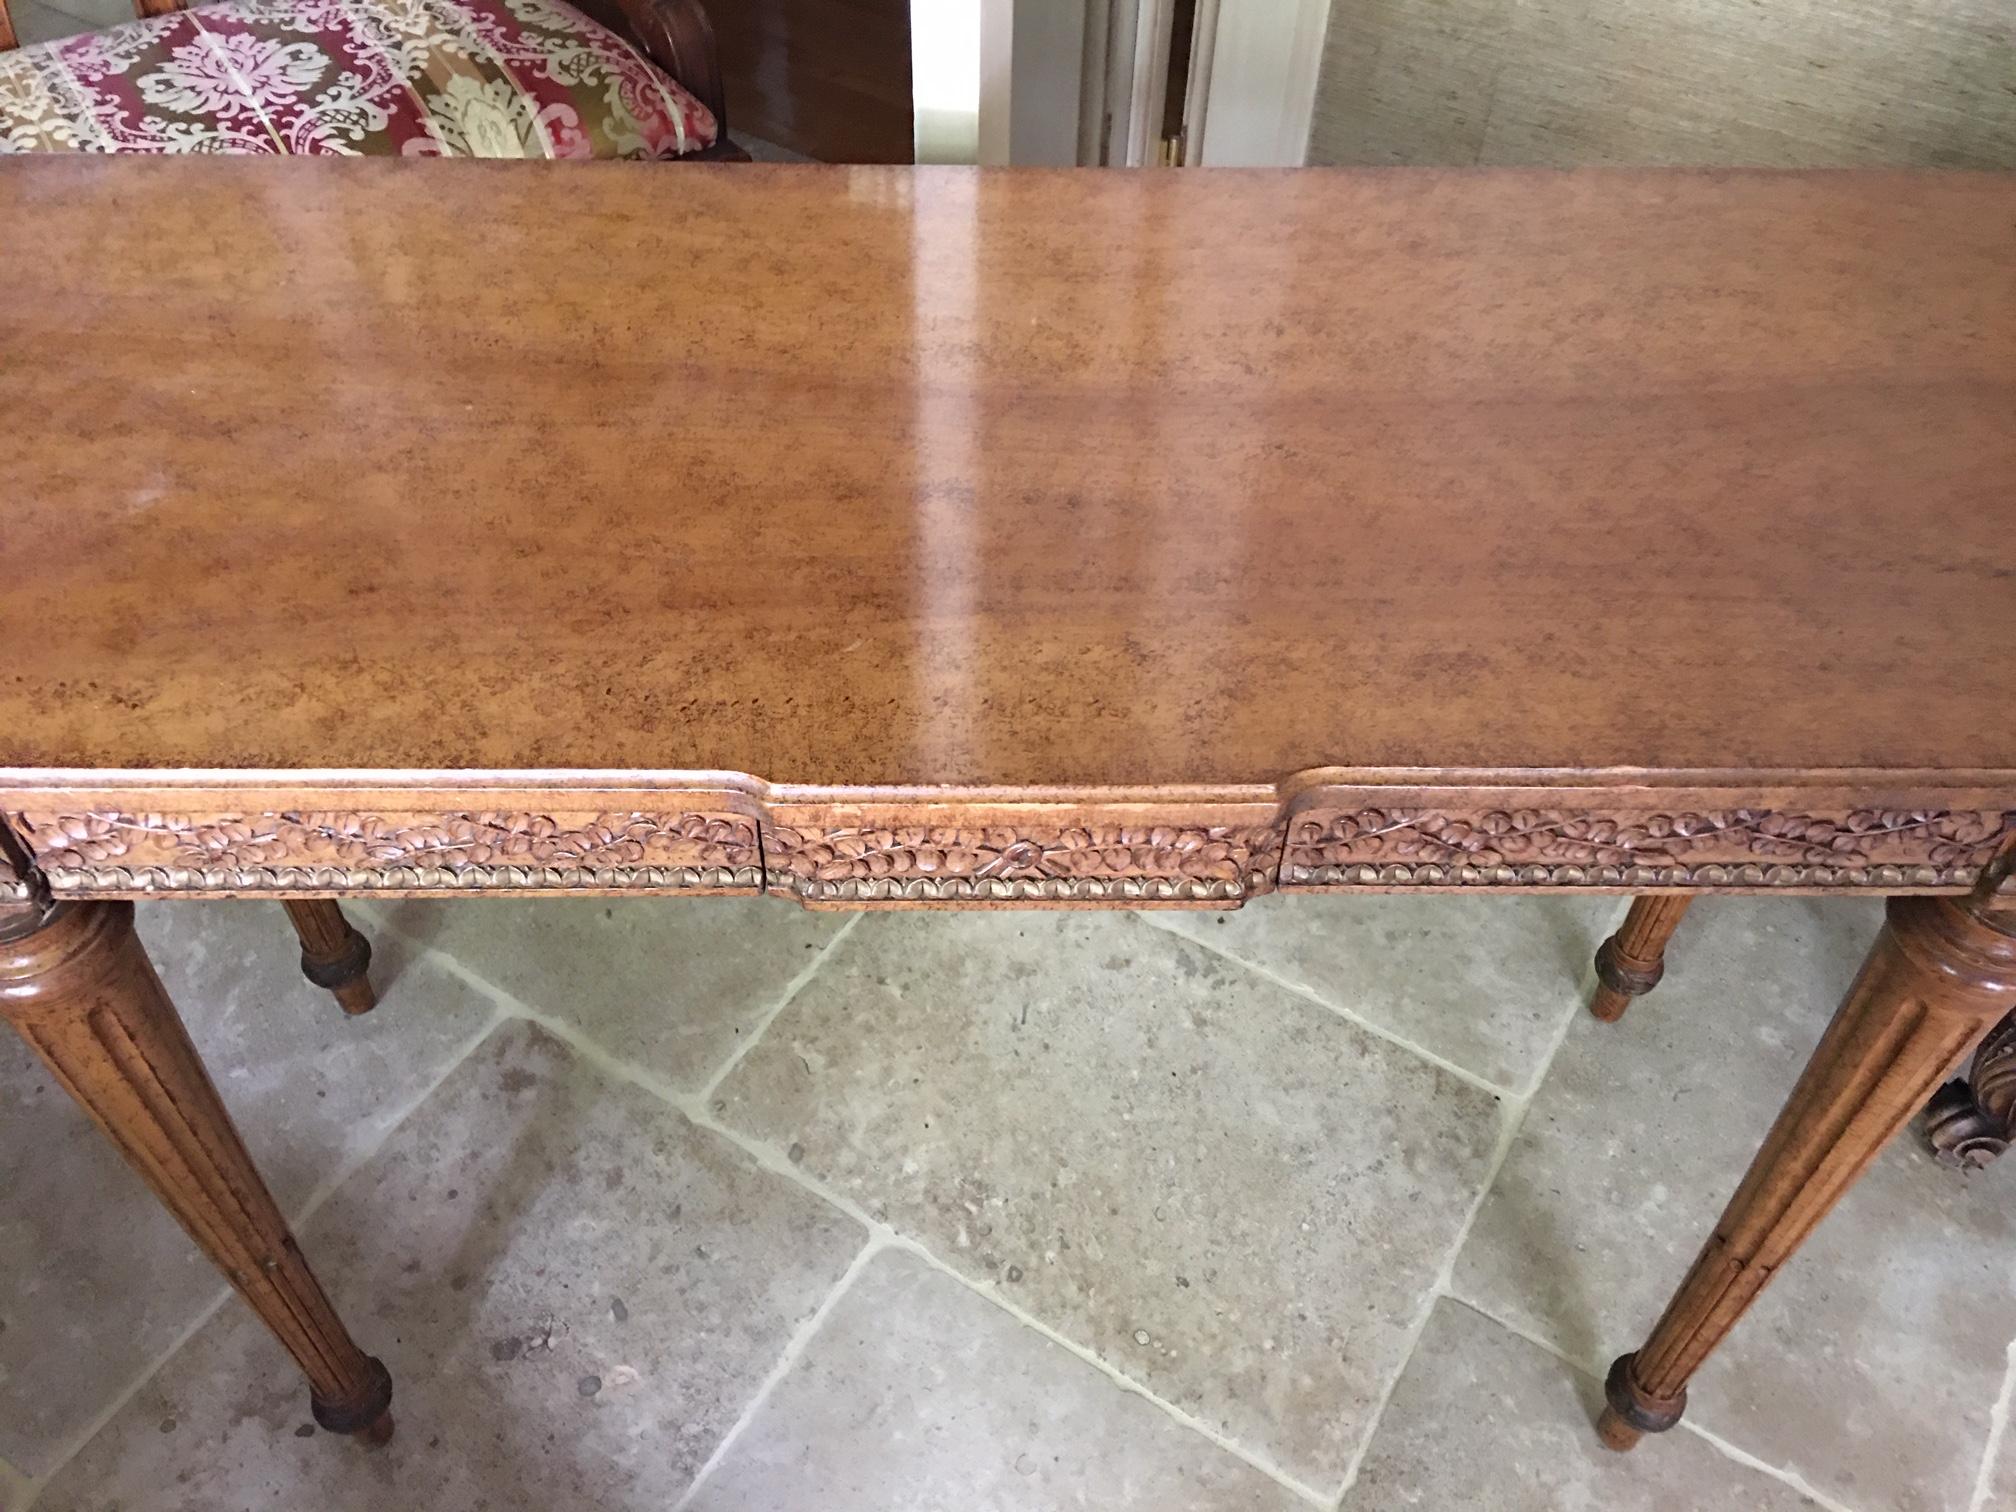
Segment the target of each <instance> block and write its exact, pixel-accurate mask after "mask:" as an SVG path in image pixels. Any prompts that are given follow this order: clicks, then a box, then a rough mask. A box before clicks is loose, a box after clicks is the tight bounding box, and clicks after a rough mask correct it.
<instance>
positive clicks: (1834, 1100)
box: [1599, 898, 2016, 1449]
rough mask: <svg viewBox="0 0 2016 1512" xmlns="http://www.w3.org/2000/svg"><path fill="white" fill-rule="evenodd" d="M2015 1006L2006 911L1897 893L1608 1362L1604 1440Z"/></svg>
mask: <svg viewBox="0 0 2016 1512" xmlns="http://www.w3.org/2000/svg"><path fill="white" fill-rule="evenodd" d="M2012 1007H2016V914H2002V915H1996V914H1992V913H1990V912H1988V911H1986V910H1985V909H1984V908H1983V907H1981V906H1980V905H1979V903H1978V902H1977V901H1976V900H1954V899H1948V898H1897V899H1893V900H1892V901H1891V903H1890V909H1889V919H1888V922H1887V923H1886V924H1885V925H1884V928H1883V931H1882V933H1881V934H1880V935H1879V936H1878V937H1877V940H1876V943H1875V945H1874V946H1873V947H1871V949H1870V952H1869V957H1868V960H1867V961H1866V962H1865V963H1864V964H1863V967H1862V972H1861V975H1859V976H1858V977H1857V978H1856V979H1855V983H1854V985H1853V986H1851V987H1850V988H1849V989H1848V995H1847V997H1846V998H1844V999H1843V1000H1842V1003H1841V1007H1840V1009H1839V1010H1838V1011H1837V1012H1836V1013H1835V1015H1834V1021H1833V1023H1832V1024H1830V1025H1829V1026H1828V1029H1827V1032H1826V1034H1825V1035H1824V1036H1823V1037H1822V1038H1821V1041H1820V1044H1819V1047H1818V1048H1817V1049H1816V1050H1814V1052H1813V1058H1812V1059H1811V1060H1810V1061H1809V1062H1808V1063H1807V1066H1806V1070H1805V1073H1804V1074H1803V1075H1802V1076H1801V1077H1800V1078H1799V1082H1798V1085H1797V1086H1795V1087H1794V1088H1793V1089H1792V1096H1791V1098H1790V1099H1789V1100H1788V1101H1787V1102H1786V1104H1785V1109H1784V1111H1783V1112H1781V1113H1780V1114H1779V1115H1778V1121H1777V1122H1776V1123H1775V1124H1773V1125H1772V1128H1771V1132H1770V1134H1769V1135H1768V1136H1766V1138H1765V1141H1764V1147H1763V1148H1762V1149H1761V1150H1760V1151H1758V1153H1757V1158H1756V1159H1755V1160H1754V1161H1752V1162H1751V1166H1750V1171H1749V1174H1748V1175H1746V1176H1745V1177H1744V1179H1743V1183H1742V1185H1741V1186H1740V1187H1738V1188H1737V1190H1736V1195H1735V1196H1734V1197H1732V1198H1731V1199H1730V1200H1729V1206H1728V1208H1727V1209H1726V1210H1725V1211H1724V1212H1723V1214H1722V1219H1721V1221H1720V1222H1719V1223H1717V1224H1716V1226H1715V1232H1714V1233H1713V1235H1712V1236H1710V1238H1709V1240H1708V1243H1707V1244H1706V1246H1705V1247H1704V1248H1703V1249H1702V1251H1701V1254H1700V1257H1699V1258H1698V1259H1697V1260H1696V1261H1695V1262H1694V1267H1693V1269H1692V1270H1690V1271H1689V1272H1688V1273H1687V1276H1686V1279H1685V1280H1683V1281H1682V1282H1681V1283H1680V1289H1679V1291H1678V1292H1676V1293H1675V1294H1674V1297H1673V1300H1672V1302H1671V1303H1669V1304H1668V1305H1667V1308H1666V1311H1665V1313H1664V1314H1663V1315H1662V1316H1661V1317H1660V1319H1659V1321H1658V1323H1657V1324H1655V1325H1654V1326H1653V1329H1652V1333H1651V1336H1650V1337H1649V1338H1648V1339H1647V1340H1646V1341H1645V1343H1644V1344H1643V1345H1642V1346H1641V1347H1640V1348H1639V1349H1638V1350H1637V1351H1636V1352H1635V1353H1633V1354H1628V1355H1625V1356H1622V1357H1621V1358H1620V1359H1619V1360H1618V1361H1617V1363H1616V1365H1615V1366H1613V1367H1612V1369H1611V1372H1610V1379H1609V1383H1608V1387H1607V1390H1606V1393H1605V1394H1606V1397H1607V1399H1608V1402H1609V1405H1608V1407H1607V1408H1606V1409H1605V1411H1604V1413H1603V1418H1602V1422H1601V1423H1600V1425H1599V1432H1600V1433H1601V1436H1602V1438H1603V1441H1604V1443H1606V1444H1608V1445H1609V1446H1610V1447H1611V1448H1613V1449H1629V1448H1630V1447H1632V1446H1633V1445H1634V1444H1636V1443H1637V1441H1638V1438H1639V1436H1640V1435H1641V1434H1642V1433H1649V1432H1657V1431H1660V1430H1662V1429H1665V1428H1670V1427H1671V1426H1672V1425H1673V1424H1674V1423H1675V1422H1677V1421H1679V1417H1680V1414H1681V1412H1682V1410H1683V1409H1684V1408H1685V1406H1686V1402H1687V1382H1688V1380H1689V1379H1690V1378H1691V1377H1692V1376H1693V1374H1694V1372H1695V1371H1696V1370H1697V1369H1699V1368H1700V1365H1701V1362H1702V1361H1703V1360H1705V1359H1706V1358H1707V1357H1708V1354H1709V1352H1710V1351H1711V1350H1713V1349H1714V1348H1715V1346H1716V1345H1717V1344H1719V1343H1720V1342H1721V1341H1722V1339H1723V1337H1724V1336H1725V1335H1726V1334H1727V1333H1728V1332H1729V1330H1730V1329H1731V1328H1732V1327H1733V1326H1734V1325H1735V1323H1736V1320H1737V1319H1738V1318H1740V1317H1741V1316H1742V1315H1743V1313H1744V1311H1745V1310H1746V1309H1747V1308H1748V1307H1749V1306H1750V1304H1751V1303H1752V1302H1754V1301H1755V1300H1756V1299H1757V1295H1758V1293H1760V1292H1761V1291H1763V1289H1764V1287H1765V1286H1766V1284H1768V1283H1769V1281H1770V1280H1771V1278H1772V1277H1773V1276H1775V1275H1777V1273H1778V1272H1779V1270H1780V1269H1781V1268H1782V1267H1783V1266H1784V1265H1785V1263H1786V1262H1787V1261H1788V1260H1789V1259H1790V1258H1791V1257H1792V1253H1793V1251H1794V1250H1796V1249H1797V1248H1798V1247H1799V1245H1800V1243H1801V1242H1802V1241H1803V1240H1804V1239H1805V1238H1806V1236H1807V1235H1808V1234H1809V1233H1811V1232H1812V1230H1813V1226H1814V1225H1815V1224H1817V1223H1818V1222H1819V1221H1820V1220H1821V1218H1823V1217H1825V1216H1826V1214H1827V1212H1828V1210H1829V1209H1830V1208H1832V1207H1833V1206H1834V1204H1835V1203H1836V1202H1837V1201H1838V1200H1839V1199H1840V1197H1841V1195H1842V1193H1844V1192H1846V1191H1847V1190H1848V1187H1849V1186H1850V1185H1851V1184H1852V1183H1853V1182H1854V1180H1855V1178H1856V1177H1857V1176H1859V1175H1861V1174H1862V1172H1863V1171H1864V1170H1865V1169H1866V1168H1867V1167H1868V1165H1869V1163H1870V1162H1871V1161H1872V1160H1874V1159H1875V1158H1876V1156H1877V1153H1878V1152H1879V1151H1880V1150H1881V1149H1882V1148H1883V1146H1884V1145H1885V1144H1887V1143H1888V1142H1889V1140H1890V1137H1891V1136H1892V1135H1893V1134H1895V1133H1896V1132H1897V1131H1898V1130H1899V1129H1901V1128H1902V1127H1903V1126H1904V1125H1905V1124H1906V1123H1908V1122H1909V1121H1910V1119H1911V1117H1912V1115H1914V1114H1915V1113H1916V1112H1917V1111H1918V1110H1919V1108H1921V1107H1922V1106H1924V1103H1925V1099H1926V1097H1927V1095H1928V1094H1929V1093H1930V1092H1931V1091H1932V1089H1933V1088H1934V1087H1936V1086H1938V1085H1939V1082H1940V1079H1941V1078H1943V1077H1944V1076H1945V1075H1946V1074H1947V1073H1948V1072H1950V1071H1951V1070H1952V1069H1953V1067H1954V1066H1955V1065H1956V1064H1958V1063H1959V1061H1960V1060H1961V1059H1962V1058H1963V1057H1964V1056H1965V1055H1966V1054H1967V1052H1968V1050H1969V1049H1971V1048H1972V1046H1973V1044H1974V1042H1975V1041H1976V1040H1978V1039H1979V1038H1980V1037H1981V1035H1982V1034H1983V1032H1984V1031H1986V1030H1987V1028H1988V1027H1989V1026H1990V1025H1991V1024H1993V1023H1994V1022H1995V1021H1996V1020H1997V1019H1998V1018H1999V1017H2001V1016H2002V1015H2003V1014H2004V1013H2007V1012H2008V1011H2010V1009H2011V1008H2012Z"/></svg>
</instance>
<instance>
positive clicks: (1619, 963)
mask: <svg viewBox="0 0 2016 1512" xmlns="http://www.w3.org/2000/svg"><path fill="white" fill-rule="evenodd" d="M1690 901H1692V900H1691V899H1689V898H1687V897H1685V896H1675V895H1674V894H1672V893H1651V894H1648V895H1647V896H1645V897H1642V898H1637V899H1634V900H1633V902H1632V904H1631V911H1630V912H1629V913H1627V914H1625V915H1624V922H1623V923H1622V924H1620V925H1618V926H1617V932H1616V933H1615V934H1613V935H1612V936H1610V938H1609V939H1607V940H1605V941H1604V942H1603V943H1602V944H1601V945H1599V946H1597V947H1596V995H1595V996H1594V997H1593V998H1591V999H1590V1000H1589V1011H1590V1012H1591V1013H1593V1014H1594V1015H1595V1016H1596V1017H1597V1018H1599V1019H1602V1020H1603V1021H1604V1022H1605V1023H1608V1024H1614V1023H1615V1022H1616V1021H1617V1020H1618V1019H1620V1018H1622V1017H1624V1010H1625V1009H1626V1008H1628V1007H1629V1006H1630V1005H1631V999H1633V998H1634V997H1642V996H1644V995H1645V994H1646V993H1648V992H1650V991H1651V990H1652V989H1653V988H1654V987H1657V986H1658V985H1659V978H1660V977H1661V976H1662V975H1663V974H1664V973H1665V970H1666V942H1667V941H1668V940H1670V939H1672V938H1673V931H1674V930H1675V929H1678V928H1679V927H1680V920H1681V919H1682V918H1684V917H1685V916H1686V913H1687V905H1688V903H1689V902H1690Z"/></svg>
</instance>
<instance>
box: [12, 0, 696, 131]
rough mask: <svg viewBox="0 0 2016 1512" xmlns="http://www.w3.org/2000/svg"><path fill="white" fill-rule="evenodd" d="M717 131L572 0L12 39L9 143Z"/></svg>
mask: <svg viewBox="0 0 2016 1512" xmlns="http://www.w3.org/2000/svg"><path fill="white" fill-rule="evenodd" d="M715 136H716V127H715V123H714V117H713V116H712V114H710V113H709V111H708V109H707V107H706V106H704V105H702V104H701V103H700V102H699V101H698V100H696V99H695V98H694V97H693V96H692V95H690V94H688V93H687V92H686V91H685V90H684V89H682V88H681V87H680V86H679V84H678V83H677V82H675V81H674V80H673V79H671V78H670V77H668V76H667V75H666V74H665V73H664V72H663V71H662V70H660V69H659V68H658V67H657V66H656V65H654V64H653V63H652V62H651V61H650V60H649V59H647V58H646V57H645V56H644V55H643V54H642V53H641V52H639V51H638V49H637V48H636V47H635V46H633V45H632V44H631V43H630V42H628V41H626V40H624V39H623V38H622V37H619V36H617V35H616V34H615V33H614V32H612V31H610V30H609V29H608V28H607V27H605V26H602V25H600V24H598V23H597V22H594V21H591V20H590V19H589V18H588V17H586V16H584V15H582V14H581V13H580V12H579V11H577V10H575V9H574V8H573V7H572V6H570V5H567V4H566V3H565V0H226V3H224V4H219V5H205V6H201V7H198V8H197V9H195V10H188V11H178V12H176V13H175V14H173V15H167V16H156V17H153V18H152V19H150V20H145V21H134V22H130V23H128V24H127V25H124V26H115V27H113V28H112V29H111V30H109V31H102V32H92V33H88V34H86V35H84V36H78V37H66V38H64V39H62V40H61V41H57V42H44V43H41V44H39V45H37V46H34V47H24V48H21V49H19V50H18V51H15V52H11V53H0V153H4V152H50V151H54V152H259V153H296V154H308V153H336V154H360V153H379V154H404V155H406V156H453V157H532V158H670V157H679V156H682V155H683V154H685V153H689V152H695V151H698V150H699V149H701V148H703V147H709V146H712V145H713V143H714V139H715Z"/></svg>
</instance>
